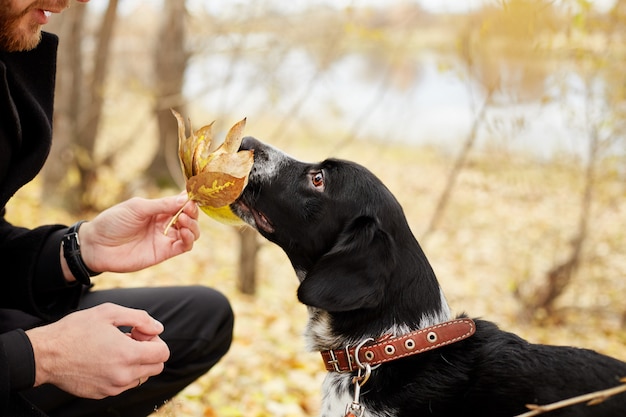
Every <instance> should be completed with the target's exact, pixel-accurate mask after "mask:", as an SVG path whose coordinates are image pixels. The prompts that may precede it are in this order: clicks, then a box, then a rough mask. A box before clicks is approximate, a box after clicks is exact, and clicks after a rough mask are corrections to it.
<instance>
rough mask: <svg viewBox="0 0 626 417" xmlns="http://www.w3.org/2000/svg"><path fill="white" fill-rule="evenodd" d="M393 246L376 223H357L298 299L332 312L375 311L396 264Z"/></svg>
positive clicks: (309, 276)
mask: <svg viewBox="0 0 626 417" xmlns="http://www.w3.org/2000/svg"><path fill="white" fill-rule="evenodd" d="M394 254H395V249H394V242H393V239H392V238H391V236H389V235H388V234H387V232H385V231H384V230H382V228H381V227H380V223H379V221H378V220H377V219H375V218H372V217H369V216H362V217H358V218H356V219H354V220H353V221H352V222H350V223H349V224H348V226H347V227H346V228H345V230H344V231H343V232H342V233H341V234H340V236H339V239H338V240H337V243H336V244H335V246H334V247H333V248H332V249H331V250H330V251H329V252H328V253H326V254H325V255H324V256H323V257H322V258H321V259H320V261H319V262H318V263H317V264H315V265H314V266H313V268H312V269H311V270H310V271H309V272H308V274H307V276H306V278H305V279H304V281H302V283H301V284H300V287H299V288H298V299H299V300H300V301H301V302H302V303H303V304H306V305H308V306H312V307H317V308H320V309H322V310H326V311H330V312H339V311H350V310H356V309H359V308H373V307H376V306H377V305H378V304H379V303H380V301H381V299H382V292H383V291H384V290H385V285H386V282H387V278H388V275H389V273H390V271H392V270H393V268H394V266H393V264H394V263H395V257H394Z"/></svg>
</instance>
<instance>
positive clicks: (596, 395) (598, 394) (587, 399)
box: [515, 378, 626, 417]
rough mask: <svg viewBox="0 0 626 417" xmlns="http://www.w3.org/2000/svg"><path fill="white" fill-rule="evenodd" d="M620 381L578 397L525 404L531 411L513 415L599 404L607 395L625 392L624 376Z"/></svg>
mask: <svg viewBox="0 0 626 417" xmlns="http://www.w3.org/2000/svg"><path fill="white" fill-rule="evenodd" d="M620 381H621V382H622V383H623V384H622V385H618V386H616V387H613V388H608V389H605V390H601V391H595V392H591V393H589V394H584V395H579V396H578V397H572V398H568V399H567V400H562V401H557V402H555V403H552V404H547V405H537V404H527V405H526V407H528V408H529V409H530V410H531V411H529V412H527V413H524V414H519V415H517V416H515V417H532V416H538V415H539V414H543V413H547V412H548V411H554V410H558V409H560V408H565V407H569V406H571V405H576V404H580V403H587V405H589V406H591V405H597V404H600V403H601V402H603V401H604V400H606V399H607V398H609V397H612V396H614V395H617V394H621V393H623V392H626V378H622V379H621V380H620Z"/></svg>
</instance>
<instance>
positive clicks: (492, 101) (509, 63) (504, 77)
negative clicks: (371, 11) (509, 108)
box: [422, 0, 558, 240]
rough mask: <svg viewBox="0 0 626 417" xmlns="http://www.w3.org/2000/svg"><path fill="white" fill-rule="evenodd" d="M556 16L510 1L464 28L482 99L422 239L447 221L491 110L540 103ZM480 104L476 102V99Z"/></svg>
mask: <svg viewBox="0 0 626 417" xmlns="http://www.w3.org/2000/svg"><path fill="white" fill-rule="evenodd" d="M557 20H558V19H557V17H556V15H555V13H554V10H553V9H552V2H551V1H549V0H508V1H502V2H500V4H499V6H498V7H486V8H484V9H481V10H479V11H477V12H476V13H474V14H473V15H471V16H470V17H469V18H468V19H467V20H466V22H465V25H462V26H461V29H460V31H459V34H458V40H457V53H458V55H459V65H460V67H461V73H462V74H463V75H462V77H463V78H465V80H466V83H467V88H468V91H469V93H470V96H471V97H474V96H475V91H474V90H478V91H477V92H478V93H479V95H480V96H481V97H482V98H481V101H482V104H481V105H480V106H479V109H478V111H474V114H475V116H474V121H473V123H472V127H471V129H470V131H469V132H468V135H467V136H466V138H465V140H464V142H463V145H462V146H461V150H460V152H459V154H458V155H457V157H456V159H455V161H454V163H453V165H452V168H451V170H450V173H449V174H448V176H447V178H446V184H445V186H444V188H443V190H442V192H441V195H440V196H439V199H438V200H437V204H436V205H435V210H434V211H433V215H432V216H431V219H430V221H429V223H428V226H427V228H426V231H425V232H424V234H423V236H422V240H426V239H427V238H428V237H429V236H430V235H431V234H432V233H433V232H434V231H435V230H436V229H437V228H438V227H439V224H440V222H441V220H442V219H443V216H444V213H445V210H446V207H447V205H448V203H449V201H450V198H451V196H452V193H453V190H454V187H455V185H456V183H457V180H458V177H459V175H460V174H461V172H462V170H463V167H464V166H465V164H466V162H467V160H468V158H469V154H470V152H471V151H472V149H473V148H474V145H475V144H476V139H477V136H478V133H479V130H480V128H481V127H482V126H483V124H484V123H485V122H486V120H487V114H488V111H489V109H490V108H492V107H494V106H496V105H498V104H502V103H506V102H507V101H508V103H506V104H512V102H513V101H527V100H536V99H537V98H539V97H541V96H542V95H543V94H544V90H543V82H544V80H545V79H546V78H547V77H548V75H549V71H548V68H547V67H546V66H545V63H544V61H543V60H542V59H541V58H542V56H541V50H540V49H539V47H538V46H539V42H540V40H541V39H542V37H546V36H547V35H549V34H550V33H551V32H553V31H554V28H555V27H556V22H557ZM474 101H475V100H474Z"/></svg>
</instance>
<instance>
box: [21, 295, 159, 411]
mask: <svg viewBox="0 0 626 417" xmlns="http://www.w3.org/2000/svg"><path fill="white" fill-rule="evenodd" d="M125 326H128V327H131V328H132V330H131V332H130V333H127V334H125V333H122V332H121V331H120V330H119V329H118V327H125ZM162 331H163V325H162V324H161V323H159V322H158V321H156V320H155V319H153V318H152V317H150V316H149V315H148V314H147V313H146V312H145V311H141V310H135V309H130V308H126V307H121V306H118V305H115V304H102V305H99V306H96V307H92V308H90V309H87V310H81V311H77V312H75V313H72V314H69V315H68V316H66V317H64V318H62V319H61V320H59V321H57V322H56V323H52V324H49V325H46V326H42V327H36V328H34V329H31V330H28V331H27V332H26V334H27V335H28V337H29V339H30V341H31V344H32V345H33V350H34V352H35V369H36V370H35V386H39V385H41V384H44V383H50V384H53V385H56V386H57V387H59V388H61V389H62V390H64V391H66V392H69V393H70V394H73V395H76V396H78V397H83V398H91V399H101V398H104V397H109V396H114V395H118V394H120V393H122V392H124V391H126V390H128V389H131V388H135V387H137V386H138V385H139V384H140V382H141V383H143V382H145V381H146V380H147V379H148V378H149V377H151V376H153V375H158V374H159V373H161V371H163V366H164V362H165V361H166V360H167V359H168V358H169V349H168V347H167V345H166V344H165V342H163V341H162V340H161V339H160V338H159V334H161V332H162Z"/></svg>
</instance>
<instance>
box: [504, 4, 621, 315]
mask: <svg viewBox="0 0 626 417" xmlns="http://www.w3.org/2000/svg"><path fill="white" fill-rule="evenodd" d="M567 6H568V8H567V10H568V16H569V19H568V21H569V25H568V27H569V30H568V31H567V35H568V36H567V39H566V44H565V47H564V48H563V52H564V53H565V57H563V58H566V59H567V60H569V61H570V62H572V63H573V64H574V65H573V68H574V70H575V72H576V74H577V76H578V80H579V83H576V84H574V85H572V84H571V83H561V84H559V86H560V88H561V93H560V95H561V97H570V96H572V95H574V96H579V97H580V98H581V101H582V103H583V108H584V111H583V113H584V116H583V117H582V118H580V119H579V120H572V125H574V126H578V127H579V129H580V131H581V132H584V136H585V139H584V140H585V142H586V148H587V151H586V155H585V160H584V164H583V166H584V168H583V170H582V172H581V176H582V179H583V184H584V185H583V190H582V193H581V196H580V206H579V207H580V208H579V215H578V222H577V225H576V227H575V229H574V231H573V233H572V237H571V239H570V246H569V251H568V252H567V253H566V254H565V256H564V257H563V258H562V259H561V260H560V261H559V262H556V263H555V265H553V266H552V267H551V268H550V269H549V270H548V271H547V272H546V274H545V277H544V279H543V280H542V281H540V282H539V283H535V284H532V285H528V284H526V285H522V284H519V285H518V288H516V290H515V295H516V296H517V298H518V299H519V300H520V301H521V303H522V305H523V306H524V308H525V309H526V311H527V316H529V317H533V316H537V312H543V313H546V314H547V315H548V316H552V315H554V313H555V308H556V301H557V299H558V297H560V296H561V295H562V294H563V292H564V291H565V290H566V289H567V287H568V286H569V285H570V284H571V283H572V281H573V280H574V278H575V276H576V273H577V271H578V270H579V268H580V266H581V264H582V263H583V262H584V260H585V259H584V258H585V251H584V249H585V245H586V243H587V241H588V240H589V235H590V233H591V232H592V230H593V228H592V222H593V218H594V207H593V203H594V195H595V194H596V189H597V188H598V187H599V185H600V184H599V182H598V178H600V177H601V176H602V172H601V171H602V169H603V164H602V161H603V160H604V159H605V158H606V157H607V156H608V155H609V154H608V153H607V152H610V151H613V152H614V151H615V150H616V149H617V146H621V149H624V147H625V146H626V140H625V139H626V76H625V75H624V71H623V65H624V64H623V59H616V58H617V57H620V54H621V51H622V49H623V39H624V36H625V35H626V30H625V28H626V26H625V25H626V1H624V0H619V1H617V2H616V3H615V4H614V6H613V8H612V9H611V10H610V12H609V13H608V15H601V14H598V13H597V12H596V11H595V10H594V9H593V8H592V3H591V2H590V1H587V0H572V1H570V2H569V3H567ZM565 71H571V70H570V69H569V67H568V68H566V70H565ZM565 71H564V72H565ZM566 75H567V74H565V73H564V74H563V76H562V77H561V78H562V79H566ZM620 144H621V145H620ZM616 145H617V146H616ZM595 210H596V211H599V210H601V207H596V208H595ZM529 287H530V288H529ZM625 314H626V313H625ZM539 316H540V317H543V316H545V315H544V314H540V315H539Z"/></svg>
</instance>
